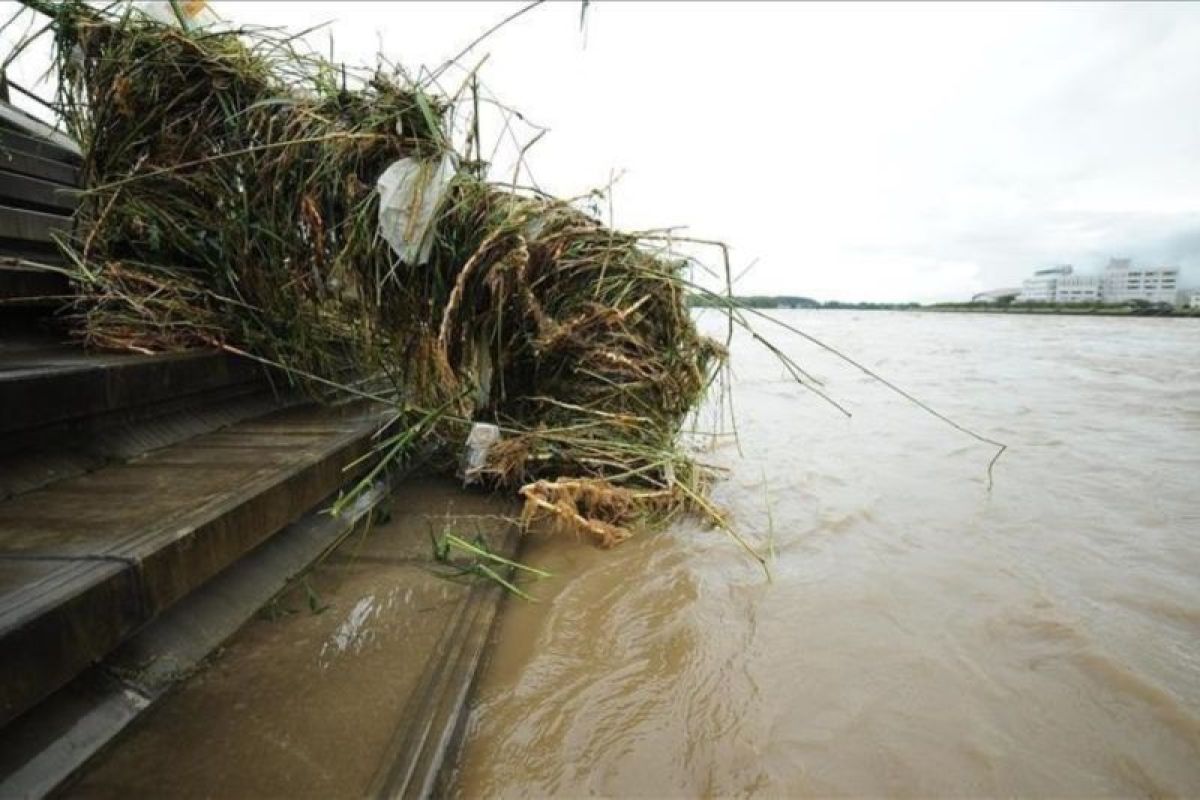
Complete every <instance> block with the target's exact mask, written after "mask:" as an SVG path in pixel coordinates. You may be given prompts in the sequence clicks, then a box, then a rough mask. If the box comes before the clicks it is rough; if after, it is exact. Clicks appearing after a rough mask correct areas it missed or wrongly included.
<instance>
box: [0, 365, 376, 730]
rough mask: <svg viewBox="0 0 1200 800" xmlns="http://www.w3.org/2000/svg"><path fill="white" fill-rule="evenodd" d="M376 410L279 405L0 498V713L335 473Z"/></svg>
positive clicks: (238, 549)
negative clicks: (135, 455)
mask: <svg viewBox="0 0 1200 800" xmlns="http://www.w3.org/2000/svg"><path fill="white" fill-rule="evenodd" d="M61 366H62V367H63V369H68V370H69V367H68V366H67V365H65V364H63V365H61ZM168 369H169V367H168ZM167 383H168V384H170V382H169V381H167ZM150 385H151V387H154V386H159V385H160V384H156V383H154V382H151V384H150ZM83 391H84V390H82V389H81V390H80V393H81V394H82V393H83ZM116 394H117V395H118V397H120V396H125V395H127V392H125V391H124V389H123V388H122V390H121V391H118V392H117V393H116ZM5 396H6V395H5V394H4V393H2V392H0V398H4V397H5ZM112 399H113V398H112V397H108V398H106V401H105V402H109V401H111V400H112ZM53 400H57V401H58V402H59V405H58V407H56V408H55V409H54V410H53V411H51V412H50V413H49V416H51V417H56V418H57V417H58V416H60V415H61V414H63V413H65V412H64V411H63V408H62V403H63V402H65V401H64V400H63V398H61V396H60V395H58V394H57V393H52V394H51V395H49V396H48V397H47V404H52V402H51V401H53ZM77 400H78V402H80V403H82V404H84V405H85V407H86V405H87V404H88V403H90V402H93V401H92V400H89V398H88V397H86V396H85V397H81V398H77ZM6 402H8V404H9V406H10V407H12V405H13V400H12V398H8V399H7V401H6ZM30 416H36V414H34V412H32V411H26V417H30ZM380 421H381V417H380V412H379V410H378V409H377V408H374V407H364V406H353V407H346V408H341V409H329V408H314V407H302V408H290V409H285V410H282V411H277V412H273V413H271V414H269V415H267V416H265V417H260V418H255V419H252V420H247V421H243V422H239V423H236V424H234V425H231V426H228V427H226V428H223V429H221V430H218V431H214V432H211V433H207V434H202V435H200V436H196V437H194V438H192V439H189V440H187V441H184V442H180V443H178V444H175V445H171V446H168V447H163V448H160V449H157V450H154V451H152V452H150V453H147V454H145V455H143V456H141V457H138V458H134V459H131V460H129V461H127V462H124V463H117V464H112V465H109V466H106V467H103V468H101V469H98V470H96V471H93V472H90V473H87V474H83V475H78V476H75V477H72V478H67V479H64V480H60V481H58V482H55V483H53V484H51V485H49V486H46V487H44V488H41V489H37V490H35V491H30V492H26V493H24V494H20V495H17V496H14V497H11V498H10V499H8V500H6V501H4V502H2V503H0V652H3V653H5V658H4V659H3V660H2V661H0V725H3V724H5V723H7V722H9V721H10V720H12V719H13V718H15V717H16V716H18V715H19V714H21V713H22V712H23V711H25V710H27V709H29V708H30V707H31V706H33V705H34V704H36V703H37V702H38V701H40V700H41V699H42V698H44V697H46V696H47V695H49V694H50V693H51V692H53V691H54V690H56V689H58V688H59V687H61V686H62V685H64V684H65V683H66V682H67V681H69V680H70V679H71V678H72V677H74V676H75V675H76V674H78V673H79V672H80V671H81V670H82V669H84V668H85V667H86V666H87V665H88V664H90V663H91V662H93V661H95V660H97V659H99V658H101V657H103V656H104V655H105V654H106V653H108V652H110V651H111V650H112V649H113V648H114V647H116V646H117V645H118V644H120V642H121V641H122V640H124V639H126V638H128V637H129V636H130V635H131V634H132V633H134V632H135V631H137V630H138V629H139V628H141V627H142V626H144V625H145V624H146V623H147V622H149V621H150V620H152V619H154V618H155V617H156V616H157V615H158V614H159V613H161V612H162V611H163V610H165V609H167V608H168V607H170V606H171V605H172V604H174V603H175V602H176V601H178V600H180V599H181V598H182V597H184V596H186V595H187V594H188V593H189V592H191V591H192V590H194V589H195V588H197V587H198V586H200V585H201V584H203V583H204V582H206V581H207V580H209V579H210V578H212V577H213V576H214V575H216V574H217V573H219V572H220V571H221V570H223V569H224V568H226V567H228V566H229V565H230V564H232V563H234V562H235V561H236V560H238V559H239V558H240V557H241V556H243V555H244V554H246V553H247V552H249V551H250V550H251V549H253V548H254V547H255V546H257V545H259V544H260V543H262V542H263V541H264V540H265V539H267V538H268V537H269V536H271V535H272V534H274V533H276V532H277V531H279V530H280V529H281V528H283V527H284V526H285V525H287V524H289V523H291V522H293V521H294V520H296V519H297V518H299V517H300V515H301V514H303V513H304V512H306V511H307V510H308V509H310V508H312V507H313V506H314V505H315V504H316V503H318V502H319V501H320V500H322V499H323V498H325V497H326V496H328V495H329V494H330V493H332V492H334V491H336V490H337V489H338V488H339V487H341V486H343V485H345V484H346V483H347V482H348V481H349V480H351V479H352V478H353V477H354V471H353V470H348V467H349V466H350V464H351V462H353V461H354V460H355V459H357V458H358V457H359V456H361V455H363V454H364V453H365V452H366V451H367V449H368V447H369V444H370V438H371V436H372V434H373V433H374V432H375V431H376V430H377V427H378V425H379V424H380Z"/></svg>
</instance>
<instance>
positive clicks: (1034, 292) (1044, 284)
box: [1017, 264, 1073, 303]
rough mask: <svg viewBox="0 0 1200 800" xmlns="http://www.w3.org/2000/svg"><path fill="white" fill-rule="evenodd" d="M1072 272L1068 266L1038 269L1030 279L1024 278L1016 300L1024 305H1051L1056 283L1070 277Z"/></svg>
mask: <svg viewBox="0 0 1200 800" xmlns="http://www.w3.org/2000/svg"><path fill="white" fill-rule="evenodd" d="M1072 271H1073V268H1072V267H1071V265H1070V264H1061V265H1059V266H1057V267H1050V268H1049V269H1039V270H1038V271H1037V272H1035V273H1033V277H1032V278H1026V279H1025V282H1024V283H1022V284H1021V294H1020V295H1018V296H1017V300H1019V301H1021V302H1025V303H1028V302H1033V303H1053V302H1054V293H1055V291H1056V290H1057V289H1058V282H1059V281H1060V280H1062V279H1063V278H1065V277H1067V276H1068V275H1070V274H1071V273H1072Z"/></svg>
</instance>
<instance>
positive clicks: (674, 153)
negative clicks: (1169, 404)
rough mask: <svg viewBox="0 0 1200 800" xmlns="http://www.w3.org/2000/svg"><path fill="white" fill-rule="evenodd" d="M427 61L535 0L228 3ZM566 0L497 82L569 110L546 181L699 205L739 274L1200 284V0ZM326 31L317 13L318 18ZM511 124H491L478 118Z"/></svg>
mask: <svg viewBox="0 0 1200 800" xmlns="http://www.w3.org/2000/svg"><path fill="white" fill-rule="evenodd" d="M215 6H216V8H217V10H218V11H220V12H221V13H223V14H224V15H226V16H228V17H231V18H233V19H235V20H237V21H239V22H249V23H261V24H273V25H281V24H286V25H287V26H289V27H291V28H293V29H298V28H300V27H303V26H305V25H310V24H313V23H314V22H318V21H323V20H325V19H328V18H329V17H330V16H331V15H334V14H336V16H337V20H336V22H335V23H334V24H333V26H332V27H331V30H332V33H333V37H334V42H335V47H336V53H337V56H338V57H339V58H344V59H346V60H348V61H351V62H355V61H361V62H366V63H370V62H372V61H373V59H374V53H375V52H376V50H377V49H378V46H379V43H380V42H382V45H383V48H384V50H385V51H386V53H387V54H388V55H389V57H391V58H392V59H393V60H398V61H400V62H403V63H405V64H407V65H410V66H415V65H418V64H421V63H424V64H430V65H434V64H437V63H440V61H441V60H442V59H444V58H445V57H447V56H449V55H452V54H453V53H455V52H457V51H458V50H459V49H460V48H461V47H462V46H463V45H464V44H465V43H466V42H469V41H470V40H471V39H473V38H474V37H475V36H476V35H478V34H479V33H481V32H482V31H483V30H485V29H486V28H487V27H489V26H490V25H491V24H493V23H494V22H495V21H497V20H498V19H500V18H502V17H503V16H505V15H507V14H508V13H511V11H512V10H515V9H516V8H519V7H520V5H519V4H497V3H481V4H469V5H467V4H446V5H442V4H382V3H338V4H305V3H289V4H286V5H284V4H278V3H241V2H239V3H232V2H226V3H223V4H222V3H220V2H218V3H216V4H215ZM579 12H580V6H579V4H578V3H548V4H546V5H544V6H542V7H539V8H537V9H535V10H534V11H532V12H531V13H529V14H528V15H526V16H525V17H524V18H522V19H521V20H520V21H518V22H516V23H514V24H513V25H511V26H509V27H507V28H505V29H504V30H502V31H501V32H500V33H498V34H497V35H496V36H494V37H492V38H491V39H489V40H488V41H487V42H486V43H485V44H484V45H483V46H482V47H481V48H480V49H479V50H478V51H476V52H475V53H474V54H473V55H474V56H476V57H478V56H482V55H484V54H485V53H488V54H490V57H489V60H488V63H487V65H486V66H485V68H484V73H483V75H484V79H485V81H486V82H487V84H488V85H489V87H490V88H491V89H492V90H493V91H494V92H495V93H496V94H497V95H498V96H500V97H501V98H503V99H504V100H505V101H506V102H509V103H511V104H512V105H514V106H516V107H518V108H520V109H521V110H522V111H523V112H525V113H526V114H527V115H528V116H529V117H530V118H531V119H532V120H535V121H537V122H538V123H540V124H543V125H546V126H548V127H550V128H551V129H552V131H551V133H550V134H549V135H548V136H547V137H546V138H544V139H543V140H542V141H541V142H540V143H539V144H538V145H537V146H536V148H535V149H534V150H533V151H532V153H531V159H532V162H533V166H534V173H535V175H536V176H537V178H538V179H539V180H540V181H541V183H542V185H543V186H545V187H546V188H547V189H549V190H551V191H554V192H556V193H560V194H577V193H580V192H582V191H585V190H586V189H587V188H590V187H592V186H594V185H597V184H603V183H605V182H606V181H607V180H608V178H609V175H610V174H611V173H612V172H614V171H621V170H624V172H625V176H624V178H623V179H622V181H621V182H620V184H619V188H618V191H617V196H616V202H615V213H616V220H617V222H618V224H621V225H624V226H628V227H633V228H646V227H658V226H666V225H679V224H687V225H688V226H689V228H690V230H691V231H693V232H694V233H696V234H698V235H705V236H709V237H715V238H721V239H724V240H726V241H728V242H730V243H731V244H732V245H733V246H734V247H735V253H736V255H737V257H738V259H739V263H741V264H745V263H747V262H749V261H750V260H751V259H753V258H758V259H759V264H758V266H757V267H756V268H755V269H754V270H753V271H752V272H751V273H750V274H749V275H748V276H747V277H746V278H745V280H744V282H743V284H742V286H743V289H744V290H745V291H756V292H786V293H791V294H808V295H812V296H817V297H824V298H833V297H837V298H840V299H845V300H852V299H864V300H888V299H891V300H904V299H919V300H930V299H940V298H952V297H965V296H969V295H970V294H971V293H972V292H974V291H978V290H980V289H984V288H989V287H992V286H1001V285H1012V284H1015V283H1018V282H1019V281H1020V279H1021V278H1022V277H1024V276H1025V275H1026V274H1028V272H1029V271H1030V270H1031V269H1033V268H1035V267H1039V266H1042V265H1044V264H1047V263H1056V262H1071V263H1075V264H1076V266H1077V267H1079V268H1082V269H1089V268H1098V267H1099V266H1100V265H1101V264H1102V262H1103V261H1104V260H1105V259H1106V258H1107V257H1108V256H1109V255H1110V254H1114V255H1115V254H1121V255H1130V256H1132V257H1134V258H1135V259H1139V260H1145V261H1154V260H1160V259H1169V260H1171V261H1172V263H1178V264H1180V265H1181V266H1183V267H1184V270H1185V282H1187V281H1188V280H1189V279H1190V280H1191V282H1194V283H1200V251H1198V248H1197V244H1198V243H1200V102H1197V100H1198V99H1200V98H1198V97H1197V93H1198V92H1200V59H1197V58H1196V57H1195V54H1196V53H1197V52H1200V6H1198V5H1194V4H1177V5H1152V4H1098V5H1091V4H1081V3H1071V4H1045V5H1043V4H1007V3H1001V4H975V3H972V4H963V5H949V4H941V3H936V4H923V5H900V4H870V5H848V4H847V5H842V4H829V5H824V4H795V5H792V4H775V3H765V4H753V5H751V4H731V5H726V4H717V3H696V4H680V3H665V4H641V3H638V4H633V3H614V4H609V3H603V2H597V3H593V4H592V6H591V8H590V9H589V11H588V30H587V37H586V47H585V46H584V39H583V36H582V35H581V34H580V32H579ZM310 40H311V41H312V43H313V44H314V46H316V47H318V48H319V49H320V50H322V51H327V50H328V37H327V34H326V33H324V32H321V33H317V34H315V35H313V36H311V37H310ZM488 133H490V134H492V135H496V134H498V131H497V130H491V131H487V130H485V134H488Z"/></svg>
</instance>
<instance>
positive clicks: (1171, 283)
mask: <svg viewBox="0 0 1200 800" xmlns="http://www.w3.org/2000/svg"><path fill="white" fill-rule="evenodd" d="M1178 284H1179V267H1158V268H1153V269H1152V268H1147V267H1135V266H1133V262H1132V261H1131V260H1130V259H1128V258H1113V259H1110V260H1109V262H1108V266H1106V267H1105V268H1104V273H1103V274H1102V275H1100V276H1094V275H1076V274H1075V271H1074V269H1073V268H1072V267H1071V265H1070V264H1062V265H1059V266H1057V267H1050V268H1048V269H1039V270H1038V271H1037V272H1035V273H1033V277H1032V278H1027V279H1026V280H1025V282H1024V283H1023V284H1022V285H1021V294H1020V295H1018V297H1017V300H1018V301H1020V302H1035V303H1096V302H1105V303H1128V302H1130V301H1132V300H1143V301H1145V302H1148V303H1170V304H1171V305H1175V304H1176V303H1177V302H1178V300H1179V297H1178V293H1179V286H1178Z"/></svg>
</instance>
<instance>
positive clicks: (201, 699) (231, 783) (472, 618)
mask: <svg viewBox="0 0 1200 800" xmlns="http://www.w3.org/2000/svg"><path fill="white" fill-rule="evenodd" d="M392 508H393V512H392V519H391V520H390V521H389V522H386V523H380V524H376V525H375V526H373V527H372V528H370V529H369V530H366V529H364V532H362V533H357V534H355V535H353V536H351V537H350V538H348V539H347V540H346V541H345V542H344V543H343V544H342V545H341V546H340V547H339V548H338V549H337V550H335V551H334V552H332V553H331V554H330V555H329V556H327V557H326V558H325V559H324V560H323V561H322V562H321V563H320V564H319V565H318V566H317V567H315V568H314V569H313V570H312V571H311V572H310V573H309V574H308V575H307V576H306V577H305V578H304V579H302V580H297V581H295V582H294V583H293V585H292V587H291V588H290V589H289V590H288V591H286V592H285V593H284V594H282V595H281V596H280V597H279V598H277V599H276V601H274V602H273V603H271V604H269V605H268V606H267V607H266V608H264V609H263V611H262V612H260V614H259V615H258V616H257V617H256V618H255V619H254V620H252V621H251V622H249V623H248V624H247V625H246V626H244V627H243V628H242V629H241V631H239V633H238V634H237V635H235V636H234V637H233V638H232V639H231V640H230V641H229V642H228V643H227V645H226V646H225V647H224V648H223V650H222V651H221V652H220V653H218V654H217V655H215V656H214V657H213V658H212V659H210V661H209V662H208V663H207V664H206V665H205V666H204V667H202V668H201V669H200V670H199V671H198V672H197V673H196V674H194V675H193V676H192V677H191V678H189V679H188V680H187V681H186V682H185V683H184V684H183V685H182V686H181V687H180V688H179V689H178V690H177V691H175V692H174V693H172V694H171V695H170V696H168V697H167V698H165V699H163V700H162V701H161V702H160V703H159V704H158V705H157V706H156V707H154V708H153V709H151V710H150V711H149V712H147V714H146V715H145V716H144V717H143V718H142V719H140V720H139V721H138V722H137V723H135V724H134V725H133V726H132V727H131V729H130V730H129V731H128V733H127V735H126V736H124V737H123V738H122V739H121V740H120V741H118V742H117V743H116V744H115V746H114V747H112V748H111V749H110V750H109V751H107V752H106V753H104V754H102V756H101V757H100V758H98V759H97V760H95V761H94V762H93V763H92V764H91V765H89V766H88V767H87V768H85V769H84V771H83V772H82V774H81V776H80V777H79V779H78V780H77V781H76V782H75V783H73V784H72V785H71V786H69V787H68V789H67V790H66V791H65V795H66V796H80V797H126V796H139V795H145V796H166V797H285V796H286V797H321V798H328V797H361V796H364V795H365V794H367V793H369V792H371V791H382V790H388V791H395V792H396V793H397V794H398V795H404V794H412V793H413V788H414V787H416V788H418V789H419V788H421V787H422V786H425V785H426V784H427V782H428V780H429V778H428V776H431V775H434V774H435V773H436V771H437V765H438V764H437V761H438V759H439V758H441V757H442V756H443V755H444V751H443V750H439V748H445V747H446V746H448V745H449V744H450V742H449V741H448V738H449V736H450V734H451V733H452V732H453V729H454V725H455V722H456V720H457V715H458V712H459V711H460V710H461V708H460V707H461V701H462V699H463V698H462V696H463V695H465V693H466V690H467V689H468V688H469V686H470V683H471V681H472V680H473V672H474V670H475V668H476V667H477V665H478V658H479V655H480V653H481V650H482V646H483V644H484V640H485V639H486V635H487V631H488V630H489V629H490V623H491V618H492V616H491V615H492V614H494V612H495V609H496V607H497V606H498V604H499V603H500V601H501V599H502V595H501V593H500V592H499V590H498V589H496V590H495V591H493V589H495V587H494V586H486V585H480V584H467V583H462V582H454V581H450V580H448V579H446V578H445V577H441V576H439V575H438V574H436V573H435V571H434V570H433V569H431V567H432V565H433V563H434V562H433V561H432V545H431V541H430V534H431V533H432V534H434V535H440V534H442V533H444V532H454V533H457V534H458V535H460V536H462V537H463V538H467V539H473V538H474V537H475V536H477V535H482V536H484V537H485V539H486V540H487V541H488V542H489V543H490V544H491V545H492V546H493V547H494V548H496V549H502V548H505V547H510V546H511V545H512V542H513V536H514V532H513V529H512V526H511V525H510V523H509V522H508V521H507V520H506V519H505V518H504V517H503V516H502V515H507V514H511V513H512V512H514V511H515V508H514V506H513V504H512V503H511V501H509V500H506V499H503V498H500V497H496V496H493V495H486V494H479V493H469V492H464V491H463V490H462V489H460V488H458V487H457V486H456V485H455V484H454V483H453V482H450V481H443V480H433V479H426V480H415V481H410V482H407V483H405V484H404V485H403V486H401V487H400V489H398V490H397V492H396V493H395V495H394V497H393V500H392ZM535 591H536V590H535ZM464 645H465V646H464ZM435 751H436V752H435ZM397 764H399V765H400V769H399V770H397V769H393V767H394V766H395V765H397ZM410 768H411V769H410ZM398 772H399V773H403V774H399V775H398V774H397V773H398ZM423 782H424V783H423Z"/></svg>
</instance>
